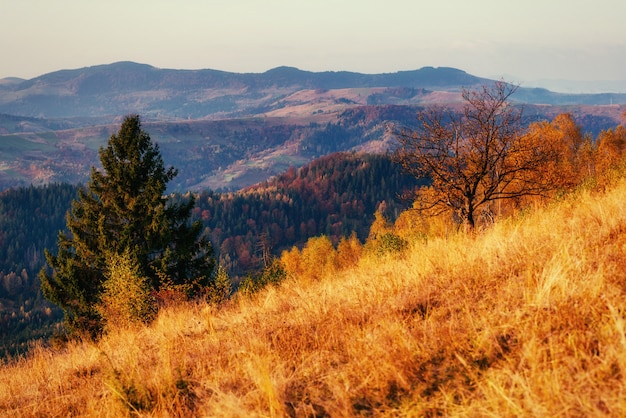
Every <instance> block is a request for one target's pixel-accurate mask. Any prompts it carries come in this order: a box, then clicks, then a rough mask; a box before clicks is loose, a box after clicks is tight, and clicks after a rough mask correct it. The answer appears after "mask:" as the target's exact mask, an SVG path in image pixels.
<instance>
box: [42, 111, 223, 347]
mask: <svg viewBox="0 0 626 418" xmlns="http://www.w3.org/2000/svg"><path fill="white" fill-rule="evenodd" d="M99 154H100V161H101V163H102V170H98V169H96V168H93V167H92V169H91V178H90V181H89V183H88V185H87V187H86V188H81V189H80V190H79V192H78V196H77V199H75V200H74V201H73V202H72V207H71V209H70V211H69V212H68V214H67V217H66V222H67V229H68V230H69V231H68V232H67V233H65V232H60V233H59V236H58V253H57V255H52V254H51V253H49V252H48V251H46V259H47V262H48V266H44V268H43V269H42V270H41V272H40V278H41V288H42V291H43V294H44V296H45V297H46V298H47V299H49V300H50V301H52V302H53V303H55V304H57V305H59V306H60V307H61V308H62V309H63V311H64V314H65V324H66V328H67V329H68V331H70V332H75V333H81V334H85V335H90V336H96V335H98V333H100V332H101V330H102V326H103V318H101V316H100V314H99V310H98V304H99V303H100V298H101V296H102V292H103V289H104V281H105V280H106V277H107V274H106V273H107V271H108V270H110V269H111V268H112V267H114V266H108V265H107V260H111V257H110V255H111V254H119V255H122V254H130V255H131V257H132V260H133V262H134V263H135V264H136V268H137V274H139V275H141V276H142V277H146V278H148V283H149V286H150V287H151V288H152V289H153V290H155V291H159V290H161V289H163V288H165V287H167V288H172V287H175V288H177V289H183V290H184V291H185V292H186V293H187V294H188V295H193V294H194V293H197V292H199V291H201V290H203V289H204V288H206V286H208V285H210V284H211V282H212V280H213V268H214V257H213V249H212V247H211V244H210V243H209V242H208V240H207V239H206V238H205V237H204V236H202V235H201V233H202V224H201V222H199V221H196V222H193V223H192V222H190V217H191V211H192V209H193V207H194V205H195V200H194V198H193V196H190V197H189V198H186V199H183V198H181V197H178V198H174V197H166V196H165V192H166V187H167V183H168V182H169V181H170V180H172V179H173V178H174V177H175V176H176V174H177V171H176V170H175V169H174V168H172V167H170V168H168V169H165V167H164V164H163V160H162V158H161V154H160V152H159V147H158V145H156V144H153V143H152V142H151V139H150V136H149V135H148V133H146V132H145V131H144V130H143V129H142V128H141V123H140V119H139V116H137V115H131V116H128V117H126V118H125V120H124V121H123V123H122V125H121V127H120V130H119V132H118V133H117V135H112V136H111V137H110V139H109V142H108V145H107V147H106V148H100V152H99Z"/></svg>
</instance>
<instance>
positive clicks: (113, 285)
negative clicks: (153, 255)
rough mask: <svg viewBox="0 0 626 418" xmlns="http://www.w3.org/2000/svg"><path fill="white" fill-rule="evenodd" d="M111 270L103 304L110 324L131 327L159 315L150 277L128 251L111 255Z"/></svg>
mask: <svg viewBox="0 0 626 418" xmlns="http://www.w3.org/2000/svg"><path fill="white" fill-rule="evenodd" d="M107 266H108V267H107V270H106V272H105V278H106V280H105V282H104V284H103V288H104V289H103V293H102V296H101V300H100V304H99V309H98V310H99V312H100V315H101V316H102V317H103V318H104V321H105V323H106V327H107V328H110V327H111V326H115V327H129V326H133V325H136V324H141V323H149V322H150V321H152V320H153V319H154V317H155V315H156V311H157V309H156V303H155V300H154V298H153V297H152V294H151V293H152V288H151V286H150V284H149V280H148V279H147V278H146V277H142V276H141V275H140V274H139V267H138V265H137V264H136V263H135V262H134V260H133V258H132V256H131V255H130V253H129V252H128V251H126V252H125V253H124V254H122V255H120V254H115V253H114V254H110V255H108V256H107Z"/></svg>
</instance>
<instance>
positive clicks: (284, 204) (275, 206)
mask: <svg viewBox="0 0 626 418" xmlns="http://www.w3.org/2000/svg"><path fill="white" fill-rule="evenodd" d="M416 184H417V183H416V181H415V179H414V178H412V177H410V176H407V175H404V174H402V173H401V170H400V168H399V167H398V166H397V165H395V164H393V163H392V162H391V161H390V160H389V159H388V158H387V157H385V156H381V155H368V154H355V153H338V154H332V155H329V156H327V157H323V158H320V159H318V160H316V161H315V162H313V163H311V164H310V165H307V166H305V167H302V168H299V169H295V168H293V167H292V168H290V169H289V170H288V171H287V172H286V173H284V174H282V175H280V176H277V177H275V178H273V179H271V180H269V181H266V182H264V183H262V184H259V185H256V186H253V187H250V188H247V189H244V190H242V191H240V192H235V193H223V194H219V193H214V192H204V193H202V194H200V196H199V198H198V200H197V203H196V209H195V213H196V215H197V216H200V217H201V218H202V219H203V221H204V222H205V224H206V226H207V228H208V231H207V232H208V233H209V234H210V237H211V242H213V244H214V245H215V249H216V250H217V253H218V254H219V257H220V262H221V263H222V264H223V265H224V266H225V267H227V268H228V270H229V271H230V272H231V273H232V274H234V275H242V274H245V273H246V272H247V271H250V270H254V269H257V268H259V267H261V264H260V263H261V261H262V252H263V248H262V246H263V245H269V248H270V250H271V252H272V253H274V254H279V253H280V251H281V250H283V249H286V248H289V247H291V246H293V245H301V244H303V243H304V242H305V241H306V240H307V239H308V238H309V237H312V236H316V235H322V234H323V235H327V236H328V237H330V238H331V240H332V241H333V242H335V243H337V242H338V241H339V239H340V238H341V237H342V236H349V235H350V234H352V233H353V232H354V233H356V234H357V236H358V237H359V238H360V239H361V240H363V239H365V238H366V237H367V234H368V231H369V226H370V225H371V223H372V222H373V220H374V212H375V211H376V209H377V208H378V206H379V205H380V204H381V203H382V202H385V205H384V206H385V212H386V215H387V216H388V217H390V218H392V219H393V218H395V217H396V216H397V215H398V213H399V211H400V210H402V209H404V208H406V205H407V202H403V201H401V199H400V194H401V193H402V192H403V191H406V190H410V189H412V188H413V187H415V185H416ZM261 236H263V239H264V240H265V241H264V242H262V240H261Z"/></svg>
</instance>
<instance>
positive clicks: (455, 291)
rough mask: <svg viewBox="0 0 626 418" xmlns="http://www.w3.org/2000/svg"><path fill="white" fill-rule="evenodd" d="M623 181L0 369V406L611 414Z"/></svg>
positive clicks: (622, 363)
mask: <svg viewBox="0 0 626 418" xmlns="http://www.w3.org/2000/svg"><path fill="white" fill-rule="evenodd" d="M625 194H626V182H625V181H624V179H623V178H622V179H618V180H617V181H615V182H614V184H613V185H611V186H610V187H607V188H606V191H597V190H596V191H593V190H585V189H582V190H579V192H578V193H577V194H575V195H572V196H565V197H563V198H561V199H560V200H559V201H558V202H555V203H553V204H551V205H549V206H548V207H547V208H540V209H536V210H535V211H529V212H525V213H524V214H523V216H520V217H518V218H513V219H508V220H504V221H501V222H498V223H496V224H495V225H494V226H493V227H492V228H490V229H489V230H487V231H485V232H483V233H480V234H477V235H465V234H454V233H452V234H447V236H429V237H427V239H424V237H419V238H414V239H412V240H411V243H410V246H409V248H408V249H407V250H405V251H404V252H402V253H396V254H391V255H388V256H384V257H381V256H380V255H379V254H371V253H370V254H367V253H364V255H363V256H362V257H361V258H360V260H359V262H358V264H357V265H356V266H355V267H351V268H347V269H343V270H328V271H327V273H326V274H325V275H323V277H322V278H321V279H315V280H312V279H310V278H307V277H290V278H287V280H285V281H284V282H282V284H280V285H278V286H270V287H268V288H266V289H265V290H262V291H261V293H259V294H257V295H255V296H253V297H245V296H244V297H239V298H237V299H236V300H234V301H231V302H229V303H227V304H225V305H223V306H222V307H221V308H219V309H218V308H216V307H215V306H212V305H209V304H206V303H191V304H182V305H175V306H171V307H169V308H166V309H164V310H162V311H161V312H160V314H159V316H158V318H157V319H156V320H155V321H154V323H152V324H151V325H149V326H138V327H134V328H133V327H130V328H123V327H120V328H118V329H115V330H113V331H112V332H111V333H110V334H109V335H107V336H105V337H104V338H103V339H102V340H100V341H98V342H73V343H70V344H69V345H67V346H65V347H57V348H43V347H39V348H37V349H36V350H34V351H33V352H32V353H31V355H30V356H28V357H26V358H22V359H18V360H15V361H12V362H11V363H9V364H4V365H2V366H1V367H0V413H3V414H6V415H7V416H9V415H10V416H21V417H38V416H70V415H77V416H94V417H95V416H103V415H106V416H132V415H138V416H144V415H145V416H215V417H218V416H224V417H231V416H318V417H326V416H363V415H365V416H425V417H435V416H561V417H579V416H585V417H604V416H613V417H617V416H624V415H625V414H626V402H625V400H624V387H625V385H626V360H625V359H626V338H625V329H626V322H625V314H624V311H623V301H624V297H625V296H626V294H625V292H626V290H625V287H624V275H623V271H624V269H625V268H626V266H625V264H624V260H626V240H625V237H626V235H625V234H624V232H625V231H626V200H624V195H625Z"/></svg>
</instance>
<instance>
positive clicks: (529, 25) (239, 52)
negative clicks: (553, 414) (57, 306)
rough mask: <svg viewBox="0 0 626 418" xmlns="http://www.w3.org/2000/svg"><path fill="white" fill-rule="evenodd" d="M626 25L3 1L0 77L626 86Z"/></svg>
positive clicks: (381, 9) (185, 0)
mask: <svg viewBox="0 0 626 418" xmlns="http://www.w3.org/2000/svg"><path fill="white" fill-rule="evenodd" d="M624 16H626V1H624V0H594V1H589V0H524V1H519V0H515V1H513V0H428V1H424V0H177V1H173V0H19V1H18V0H0V78H4V77H20V78H26V79H30V78H33V77H36V76H39V75H42V74H45V73H49V72H52V71H56V70H61V69H74V68H82V67H88V66H92V65H100V64H109V63H113V62H117V61H135V62H139V63H144V64H150V65H153V66H155V67H159V68H177V69H201V68H211V69H217V70H224V71H232V72H240V73H244V72H255V73H256V72H264V71H267V70H269V69H271V68H275V67H278V66H282V65H286V66H292V67H297V68H300V69H302V70H309V71H343V70H345V71H355V72H361V73H382V72H396V71H404V70H414V69H418V68H422V67H424V66H432V67H454V68H459V69H461V70H464V71H467V72H468V73H470V74H473V75H477V76H482V77H489V78H498V79H500V78H502V79H504V80H506V81H511V82H516V83H520V84H522V85H523V86H524V85H526V86H528V85H529V83H531V82H535V81H536V80H544V79H564V80H587V81H589V80H592V81H611V80H626V24H625V23H624ZM625 84H626V82H625Z"/></svg>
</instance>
